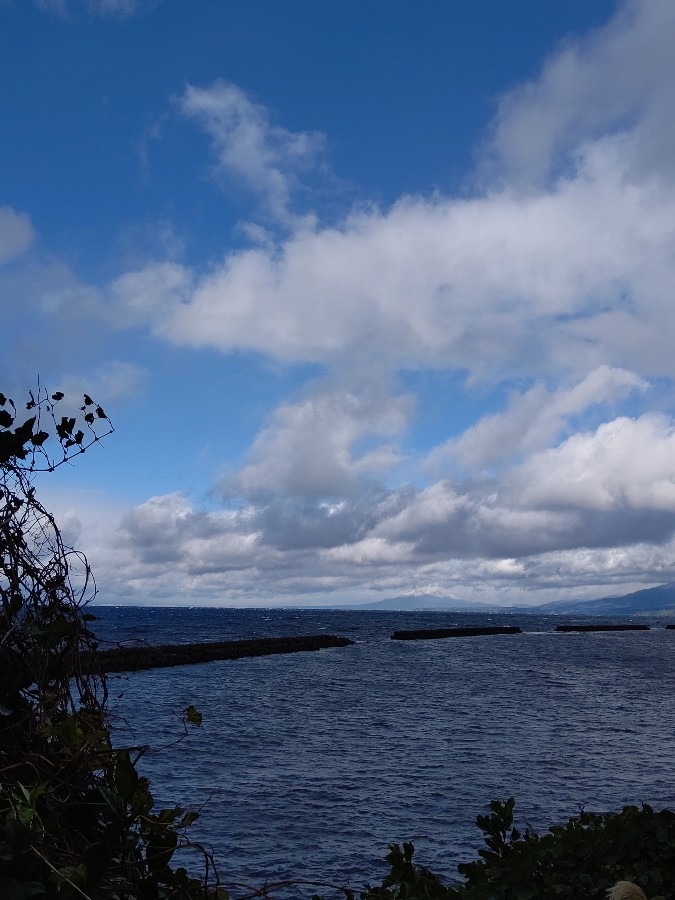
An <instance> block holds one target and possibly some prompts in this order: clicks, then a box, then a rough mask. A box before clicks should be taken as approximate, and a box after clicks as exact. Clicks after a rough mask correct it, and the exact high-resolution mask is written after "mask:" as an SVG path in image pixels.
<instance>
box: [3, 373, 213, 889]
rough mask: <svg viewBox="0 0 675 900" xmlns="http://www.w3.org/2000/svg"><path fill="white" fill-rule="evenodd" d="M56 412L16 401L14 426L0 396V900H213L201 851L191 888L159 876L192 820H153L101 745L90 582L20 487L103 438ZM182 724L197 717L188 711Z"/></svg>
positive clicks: (132, 758)
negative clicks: (20, 406) (22, 407)
mask: <svg viewBox="0 0 675 900" xmlns="http://www.w3.org/2000/svg"><path fill="white" fill-rule="evenodd" d="M62 401H63V394H62V393H60V392H57V393H54V394H52V395H51V396H50V395H48V394H47V393H46V392H44V391H42V390H38V391H37V393H36V394H34V393H33V392H30V393H29V400H28V403H27V404H26V412H27V414H28V415H27V417H25V418H24V417H22V416H20V415H19V413H18V411H17V407H16V405H15V403H14V402H13V400H11V399H9V398H8V397H6V396H5V395H4V394H0V897H2V898H6V900H24V898H31V897H36V898H50V900H51V898H62V900H71V898H72V900H76V898H77V900H81V898H83V897H84V898H89V900H99V898H100V900H104V898H105V900H118V898H119V900H122V898H129V900H135V898H138V900H161V898H169V897H171V898H176V900H192V898H196V897H206V896H209V897H213V898H220V900H223V898H226V897H227V894H226V892H225V891H224V889H223V888H221V887H220V886H219V885H218V878H217V874H216V873H215V869H214V868H213V866H212V865H211V861H210V859H209V856H208V854H207V853H206V852H205V851H204V850H203V848H198V849H201V852H202V857H203V859H204V860H205V861H206V869H205V872H204V875H203V876H202V877H200V878H197V877H194V876H192V875H189V874H188V873H187V871H186V870H185V869H184V868H177V869H173V868H172V867H171V860H172V857H173V855H174V853H175V851H176V850H177V849H178V848H180V847H185V846H189V845H190V842H189V840H188V839H187V837H186V836H185V829H186V828H187V827H188V826H189V825H190V824H192V822H193V821H194V820H195V818H196V817H197V814H196V813H194V812H191V811H186V810H184V809H182V808H179V807H176V808H174V809H168V810H162V811H160V812H154V811H153V807H154V802H153V798H152V794H151V792H150V789H149V785H148V782H147V780H146V779H145V778H143V777H141V776H140V775H139V773H138V771H137V768H136V762H137V760H138V758H139V756H140V754H141V753H142V748H130V747H122V748H119V747H114V746H113V742H112V739H111V734H110V729H109V722H108V715H107V692H106V682H105V677H104V676H102V675H97V674H95V673H93V672H92V669H91V667H88V668H85V667H83V665H82V662H83V659H84V658H85V656H86V655H88V654H91V653H92V652H93V651H95V650H96V646H97V644H96V638H95V635H94V633H93V632H92V631H91V628H90V624H91V622H92V620H93V618H94V617H93V616H92V615H90V614H89V613H87V612H86V604H87V602H88V601H89V600H90V599H91V598H92V597H93V596H94V594H95V590H96V587H95V583H94V580H93V577H92V573H91V570H90V568H89V565H88V563H87V561H86V559H85V558H84V556H83V555H82V554H81V553H78V552H77V551H75V550H73V549H72V548H70V547H67V546H66V545H65V544H64V542H63V539H62V535H61V533H60V531H59V528H58V525H57V523H56V521H55V520H54V517H53V516H52V515H51V513H49V512H48V511H47V510H46V509H45V508H44V506H43V505H42V504H41V503H40V501H39V500H38V499H37V496H36V492H35V487H34V477H35V474H36V472H39V471H53V470H54V469H55V468H57V467H58V466H59V465H61V464H62V463H64V462H65V461H67V460H69V459H71V458H72V457H73V456H74V455H76V454H80V453H84V452H85V451H86V450H87V449H89V447H91V446H92V445H93V444H96V443H98V442H100V441H101V439H102V437H104V436H106V435H108V434H110V433H111V432H112V430H113V429H112V425H111V423H110V420H109V419H108V417H107V415H106V413H105V411H104V410H103V409H102V407H101V406H98V405H97V404H96V403H95V402H94V401H93V400H92V398H91V397H89V396H88V395H87V394H85V395H84V397H83V402H82V405H81V406H80V407H79V408H78V410H77V411H76V412H75V414H71V415H61V413H60V404H61V403H62ZM47 428H49V431H47V430H45V429H47ZM50 439H51V441H52V443H54V442H55V443H56V447H57V449H56V451H55V455H51V454H50V452H49V451H48V447H49V443H48V442H49V441H50ZM184 721H185V722H187V723H191V724H193V725H196V726H198V725H199V724H200V722H201V717H200V715H199V713H198V712H197V711H196V710H195V709H194V708H192V707H189V708H188V709H187V710H186V711H185V713H184Z"/></svg>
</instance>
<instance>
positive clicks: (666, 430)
mask: <svg viewBox="0 0 675 900" xmlns="http://www.w3.org/2000/svg"><path fill="white" fill-rule="evenodd" d="M511 490H512V491H513V492H514V493H517V494H518V496H519V497H520V498H521V502H523V503H526V504H528V505H530V506H533V507H537V508H542V507H547V508H567V509H570V508H574V509H577V510H597V511H601V512H611V513H614V512H616V511H621V510H626V509H640V510H644V511H654V512H664V513H668V514H669V516H668V521H672V516H673V514H675V426H674V425H673V422H672V420H671V419H669V418H668V417H666V416H664V415H661V414H656V413H646V414H645V415H643V416H641V417H640V418H638V419H630V418H627V417H625V416H622V417H620V418H617V419H614V420H613V421H611V422H605V423H603V424H602V425H601V426H600V427H599V428H598V429H597V430H596V431H594V432H583V433H580V434H575V435H572V436H571V437H570V438H568V439H567V440H566V441H565V442H564V443H563V444H562V445H561V446H559V447H554V448H550V449H548V450H544V451H541V452H540V453H537V454H534V455H533V456H532V457H531V458H530V459H528V460H527V461H526V462H525V463H523V465H522V466H521V467H520V468H519V469H518V470H516V471H515V472H514V473H513V474H512V476H511Z"/></svg>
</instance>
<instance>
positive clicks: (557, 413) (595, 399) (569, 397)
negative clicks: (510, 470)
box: [428, 366, 648, 471]
mask: <svg viewBox="0 0 675 900" xmlns="http://www.w3.org/2000/svg"><path fill="white" fill-rule="evenodd" d="M647 387H648V383H647V382H646V381H645V379H643V378H640V376H639V375H636V374H635V373H634V372H628V371H626V370H625V369H613V368H610V367H609V366H600V367H599V368H597V369H594V370H593V371H592V372H590V373H589V374H588V375H587V376H586V377H585V378H584V379H583V380H582V381H580V382H579V383H578V384H576V385H574V386H572V387H562V386H560V387H558V388H556V389H553V390H550V389H548V388H547V387H546V386H545V385H544V384H542V383H541V382H539V383H537V384H536V385H535V386H534V387H532V388H530V390H528V391H526V392H525V393H523V394H513V395H512V396H511V398H510V400H509V402H508V405H507V407H506V409H505V410H504V411H503V412H499V413H494V414H492V415H489V416H485V417H484V418H482V419H480V420H479V421H478V422H477V423H476V424H475V425H472V426H471V427H469V428H468V429H466V431H464V432H463V434H462V435H461V436H460V437H458V438H454V439H452V440H449V441H446V443H444V444H443V445H441V446H439V447H436V448H435V449H434V450H433V451H432V453H431V454H430V455H429V460H428V462H429V465H430V466H431V467H432V468H438V467H441V466H442V465H443V464H444V463H450V464H452V463H453V462H455V461H456V462H458V463H459V464H460V465H461V466H462V467H463V468H466V469H470V470H473V471H480V470H481V469H484V468H489V467H490V466H494V465H497V464H501V465H502V466H503V465H505V464H507V463H509V462H512V461H513V458H514V457H516V456H518V455H522V454H528V453H532V452H533V451H536V450H541V449H542V448H545V447H548V446H549V444H551V443H552V442H554V441H556V440H557V439H558V437H559V436H560V434H561V433H562V432H563V431H564V430H565V429H566V428H568V427H569V423H570V420H571V419H573V418H574V417H576V416H579V415H580V414H581V413H583V412H585V411H586V410H588V408H589V407H594V406H600V405H602V406H606V405H608V404H616V403H618V402H619V401H620V400H623V399H624V398H625V397H627V396H628V395H629V394H630V393H632V392H633V391H640V392H643V391H646V390H647Z"/></svg>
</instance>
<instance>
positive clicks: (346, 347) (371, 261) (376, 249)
mask: <svg viewBox="0 0 675 900" xmlns="http://www.w3.org/2000/svg"><path fill="white" fill-rule="evenodd" d="M674 188H675V186H674V185H671V184H669V183H666V182H664V181H662V180H660V179H658V178H656V177H650V178H646V179H644V180H642V181H635V180H632V179H630V178H628V175H627V171H626V161H625V155H624V154H623V153H622V152H621V141H618V142H617V141H614V140H611V139H608V141H606V142H600V143H599V144H597V145H594V146H593V147H591V148H588V149H587V150H586V151H585V152H584V154H583V156H581V157H580V159H579V161H578V166H577V169H576V170H575V171H574V172H573V173H571V174H570V175H569V176H567V177H564V178H562V179H560V180H559V181H558V182H557V183H556V184H555V185H554V186H553V187H551V188H550V189H547V190H545V191H542V192H540V193H537V194H528V195H523V194H520V193H517V192H514V191H512V190H510V189H504V190H502V191H499V192H496V193H490V194H488V195H486V196H481V197H475V198H473V199H467V200H453V199H448V200H442V199H438V200H435V201H429V200H425V199H421V198H407V199H403V200H401V201H399V202H398V203H397V204H395V205H394V206H393V207H392V208H391V209H389V210H384V211H382V210H375V211H373V210H370V211H364V212H355V213H353V214H352V215H351V216H350V217H349V218H348V219H347V220H346V221H345V222H344V223H343V224H342V225H341V226H339V227H331V228H322V229H309V230H308V229H300V230H299V231H297V232H295V233H294V234H292V235H291V236H290V237H289V238H288V239H287V240H286V241H284V242H282V243H281V244H280V245H278V246H276V245H275V246H274V247H271V248H270V247H255V248H252V249H249V250H242V251H237V252H233V253H231V254H230V255H228V256H227V257H226V259H225V261H224V263H223V264H222V265H221V266H218V267H216V268H215V269H214V270H212V271H209V272H207V273H204V274H201V275H199V274H197V273H190V272H187V271H184V272H183V274H182V276H181V277H182V278H183V280H184V281H185V283H187V284H190V285H192V288H191V289H190V290H189V292H188V293H187V294H186V295H184V296H182V297H181V298H180V299H181V302H177V298H176V297H175V295H174V294H173V293H172V292H171V290H167V291H166V297H165V298H164V299H163V301H162V310H163V313H162V317H161V319H160V320H159V321H158V320H157V319H156V318H155V317H154V316H152V317H149V324H151V326H152V327H154V328H155V330H156V331H157V333H159V334H160V335H161V336H163V337H165V338H167V339H168V340H170V341H173V342H175V343H179V344H184V345H188V346H193V347H215V348H217V349H219V350H221V351H223V352H226V353H227V352H232V351H236V350H248V351H255V352H261V353H264V354H266V355H269V356H271V357H273V358H276V359H280V360H283V361H286V362H306V361H312V362H316V361H318V362H329V363H330V362H334V361H335V360H336V359H339V358H341V357H343V356H344V355H345V354H346V353H354V352H356V350H357V349H358V350H361V352H365V351H368V352H370V353H376V354H378V355H380V356H381V357H382V358H384V359H388V360H390V361H391V364H392V365H394V366H402V365H403V366H405V365H408V366H436V367H442V368H446V367H452V368H457V369H466V370H467V371H468V372H469V373H471V374H472V376H473V377H476V378H480V379H490V380H499V379H501V378H505V377H509V376H514V375H522V374H525V373H527V374H529V375H531V374H533V373H534V374H540V375H551V374H553V375H558V374H560V373H561V372H566V371H568V372H569V371H577V372H586V371H588V370H589V369H590V368H594V367H597V366H599V365H603V364H605V365H611V366H616V367H625V368H629V369H634V370H637V371H641V372H651V373H655V374H668V375H672V374H674V373H675V369H674V367H673V355H672V353H671V352H670V343H669V340H668V334H669V333H670V331H671V329H672V328H673V326H675V321H674V317H675V312H674V309H675V308H674V307H673V304H672V302H671V297H670V288H669V285H670V284H672V283H673V281H674V277H675V259H674V258H673V254H672V246H673V238H674V236H675V202H674V201H675V190H674ZM154 271H155V267H154V266H153V267H152V269H151V274H152V273H154ZM144 276H145V273H143V272H139V273H136V275H135V276H134V277H135V278H137V279H142V278H143V277H144Z"/></svg>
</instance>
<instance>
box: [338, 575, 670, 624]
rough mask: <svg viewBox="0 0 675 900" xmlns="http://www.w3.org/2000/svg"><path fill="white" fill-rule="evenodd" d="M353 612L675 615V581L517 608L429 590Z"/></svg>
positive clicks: (363, 607) (366, 606) (377, 602)
mask: <svg viewBox="0 0 675 900" xmlns="http://www.w3.org/2000/svg"><path fill="white" fill-rule="evenodd" d="M349 608H350V609H375V610H377V609H381V610H408V611H415V610H437V611H438V610H442V611H444V612H468V613H481V612H482V613H495V612H502V613H503V612H518V613H533V614H536V613H546V614H553V615H586V616H622V615H623V616H625V615H651V616H658V615H668V614H673V615H675V582H673V581H670V582H668V583H667V584H660V585H658V586H657V587H653V588H646V589H644V590H642V591H633V593H631V594H623V595H621V596H614V597H599V598H598V599H596V600H557V601H554V602H553V603H543V604H541V605H539V606H527V607H515V606H507V607H504V606H494V605H491V604H488V603H476V602H472V601H470V600H462V599H461V598H460V597H455V596H453V595H449V596H448V595H441V594H434V593H432V592H426V591H412V592H411V593H409V594H402V595H400V596H398V597H390V598H388V599H387V600H377V601H375V602H373V603H360V604H359V605H358V606H350V607H349Z"/></svg>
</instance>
